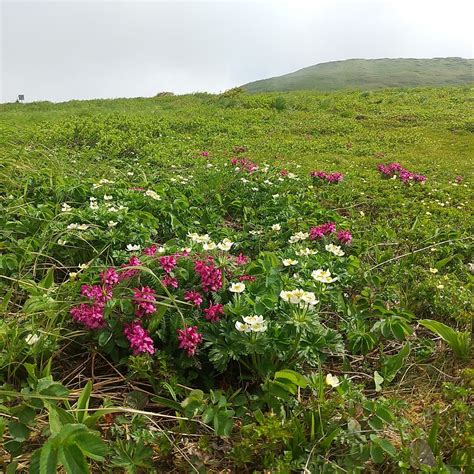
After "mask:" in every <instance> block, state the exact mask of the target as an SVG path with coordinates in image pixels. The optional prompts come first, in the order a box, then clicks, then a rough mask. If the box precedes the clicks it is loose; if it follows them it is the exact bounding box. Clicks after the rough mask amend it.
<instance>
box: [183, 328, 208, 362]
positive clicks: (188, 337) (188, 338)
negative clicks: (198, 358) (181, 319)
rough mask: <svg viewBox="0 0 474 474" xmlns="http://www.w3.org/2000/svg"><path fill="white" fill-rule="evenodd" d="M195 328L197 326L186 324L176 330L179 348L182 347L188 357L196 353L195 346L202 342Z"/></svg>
mask: <svg viewBox="0 0 474 474" xmlns="http://www.w3.org/2000/svg"><path fill="white" fill-rule="evenodd" d="M197 329H198V328H197V326H188V327H185V328H184V329H178V330H177V333H178V341H179V348H180V349H184V350H185V351H186V352H187V354H188V356H189V357H192V356H193V355H194V354H195V353H196V349H197V346H198V345H199V344H200V343H201V342H202V335H201V334H199V333H198V330H197Z"/></svg>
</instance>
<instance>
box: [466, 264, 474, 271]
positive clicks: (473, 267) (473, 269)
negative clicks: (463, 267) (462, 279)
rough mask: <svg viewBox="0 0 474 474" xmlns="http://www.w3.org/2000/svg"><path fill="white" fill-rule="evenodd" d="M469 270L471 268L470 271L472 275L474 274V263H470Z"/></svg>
mask: <svg viewBox="0 0 474 474" xmlns="http://www.w3.org/2000/svg"><path fill="white" fill-rule="evenodd" d="M467 268H469V271H470V272H471V273H474V263H468V264H467Z"/></svg>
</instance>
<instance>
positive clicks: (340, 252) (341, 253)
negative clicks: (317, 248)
mask: <svg viewBox="0 0 474 474" xmlns="http://www.w3.org/2000/svg"><path fill="white" fill-rule="evenodd" d="M326 250H327V251H328V252H331V253H332V254H334V255H336V256H337V257H342V256H344V251H343V250H342V249H341V247H340V246H339V245H334V244H328V245H326Z"/></svg>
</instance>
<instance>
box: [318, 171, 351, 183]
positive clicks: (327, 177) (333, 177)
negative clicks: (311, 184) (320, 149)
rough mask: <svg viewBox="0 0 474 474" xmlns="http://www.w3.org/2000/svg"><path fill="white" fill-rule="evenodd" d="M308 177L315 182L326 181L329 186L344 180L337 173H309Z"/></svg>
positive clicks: (342, 176) (341, 175) (340, 174)
mask: <svg viewBox="0 0 474 474" xmlns="http://www.w3.org/2000/svg"><path fill="white" fill-rule="evenodd" d="M310 176H311V177H312V178H313V179H315V180H319V181H326V182H327V183H331V184H336V183H340V182H341V181H342V180H343V179H344V175H343V174H342V173H339V172H334V173H326V172H325V171H311V173H310Z"/></svg>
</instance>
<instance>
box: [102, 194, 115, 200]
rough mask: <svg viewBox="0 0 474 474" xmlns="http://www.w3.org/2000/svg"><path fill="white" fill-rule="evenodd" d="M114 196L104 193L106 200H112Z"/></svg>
mask: <svg viewBox="0 0 474 474" xmlns="http://www.w3.org/2000/svg"><path fill="white" fill-rule="evenodd" d="M113 198H114V197H113V196H109V195H107V194H104V201H112V199H113Z"/></svg>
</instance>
